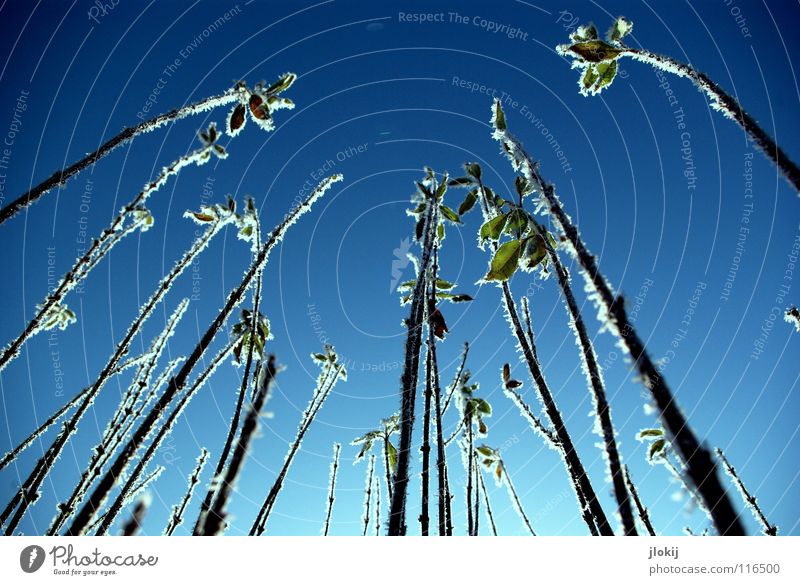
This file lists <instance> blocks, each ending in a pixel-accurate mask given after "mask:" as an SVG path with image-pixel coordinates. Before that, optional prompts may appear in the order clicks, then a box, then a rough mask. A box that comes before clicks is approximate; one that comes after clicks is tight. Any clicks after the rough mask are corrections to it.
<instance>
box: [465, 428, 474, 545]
mask: <svg viewBox="0 0 800 585" xmlns="http://www.w3.org/2000/svg"><path fill="white" fill-rule="evenodd" d="M464 416H465V417H469V415H468V414H467V413H465V414H464ZM464 427H465V431H464V434H465V439H466V445H465V446H466V450H467V454H466V457H465V458H464V467H466V468H467V469H466V471H467V498H466V504H467V535H468V536H477V531H476V530H475V518H474V517H473V515H472V489H473V486H472V475H473V468H474V465H473V464H472V460H473V459H474V457H475V442H474V438H473V429H472V417H469V418H468V419H467V420H466V422H465V423H464Z"/></svg>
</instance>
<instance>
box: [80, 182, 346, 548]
mask: <svg viewBox="0 0 800 585" xmlns="http://www.w3.org/2000/svg"><path fill="white" fill-rule="evenodd" d="M342 178H343V177H342V175H334V176H332V177H328V178H326V179H324V180H323V181H322V182H321V183H320V184H319V185H318V186H317V188H316V189H314V191H313V192H312V193H311V194H310V195H309V196H308V197H307V198H306V199H305V200H304V201H303V202H301V203H300V204H299V205H297V206H296V207H294V209H292V210H291V211H290V212H289V213H288V214H287V215H286V216H285V217H284V219H283V221H281V223H280V224H278V226H277V227H276V228H275V229H274V230H273V232H272V233H271V234H270V237H269V239H268V240H267V242H266V243H265V244H264V246H263V247H262V248H261V251H260V252H259V253H258V256H257V257H256V259H255V260H254V261H253V263H252V264H251V265H250V268H249V269H248V270H247V272H246V273H245V275H244V277H243V278H242V280H241V282H240V283H239V285H238V286H237V287H236V288H235V289H234V290H232V291H231V293H230V294H229V295H228V298H227V300H226V302H225V305H224V306H223V308H222V309H221V310H220V311H219V313H218V314H217V316H216V318H215V319H214V320H213V321H212V322H211V324H210V325H209V326H208V328H207V329H206V332H205V333H204V334H203V336H202V337H201V339H200V342H199V343H198V344H197V346H196V347H195V349H194V351H193V352H192V353H191V355H190V356H189V358H188V359H187V360H186V363H185V364H184V366H183V367H182V368H181V370H180V371H179V372H178V374H177V375H176V376H175V377H174V378H173V379H172V380H171V381H170V384H169V386H168V388H167V389H166V391H165V392H164V395H163V396H162V397H161V399H160V400H159V402H158V404H157V405H156V407H155V408H154V409H153V410H152V411H151V412H150V414H149V415H148V418H147V419H145V421H143V423H142V424H141V425H140V427H139V429H138V430H137V432H136V434H135V435H134V437H133V438H132V439H131V440H130V441H129V442H128V445H127V446H126V448H125V450H124V451H123V453H121V454H120V456H119V457H118V458H117V460H116V461H115V463H114V466H112V468H111V469H110V470H109V471H110V472H113V473H110V474H108V473H107V474H106V477H105V478H104V481H103V482H101V484H99V485H98V487H97V488H96V489H95V493H94V494H93V496H92V498H90V500H89V501H88V502H87V503H86V504H85V505H84V507H83V508H82V511H81V512H79V514H78V516H76V519H75V520H74V521H73V525H72V527H71V529H70V534H73V535H77V534H81V533H82V532H83V531H84V530H85V528H86V526H87V525H88V524H89V523H90V522H91V518H92V517H93V516H94V514H95V513H96V510H97V509H98V508H99V507H101V505H102V503H103V502H104V501H105V499H106V497H107V496H108V492H109V491H110V490H111V488H112V487H113V485H114V483H115V481H116V480H115V478H116V477H119V474H120V473H121V472H122V470H124V469H125V467H127V464H128V461H129V459H130V457H132V455H133V454H134V453H135V452H136V451H137V450H138V448H139V446H140V445H141V443H142V442H143V441H144V439H145V438H146V437H147V436H148V435H149V433H150V430H151V429H152V427H153V425H154V424H155V422H156V420H157V419H158V418H159V414H160V413H159V412H158V411H157V409H158V408H163V407H165V406H166V405H167V404H169V403H170V402H171V401H172V399H173V398H174V397H175V396H176V395H177V394H178V393H180V392H181V390H182V389H183V387H184V385H185V384H186V381H187V379H188V377H189V375H190V374H191V372H192V370H193V369H194V368H195V366H196V365H197V363H198V362H199V361H200V359H201V357H202V356H203V354H204V353H205V350H206V348H207V347H209V346H210V345H211V342H212V341H213V340H214V338H215V337H216V335H217V334H218V333H219V331H220V330H221V329H222V326H223V325H224V324H225V322H226V321H227V319H228V317H229V316H230V315H231V313H232V312H233V310H234V309H235V308H236V307H237V306H238V305H239V304H240V303H241V302H242V300H243V299H244V296H245V293H246V291H247V290H248V289H249V288H250V285H251V284H252V282H253V279H254V278H255V277H256V275H257V274H259V273H260V271H261V270H263V267H264V265H266V263H267V261H268V260H269V255H270V252H271V251H272V249H273V248H274V247H275V245H276V244H278V243H279V242H280V241H282V239H283V237H284V235H285V233H286V231H287V230H288V229H289V228H290V227H291V226H292V225H294V223H295V222H296V221H297V220H298V219H299V218H300V217H302V216H303V215H304V214H305V213H306V212H308V210H309V209H311V207H312V206H313V205H314V203H315V202H316V201H317V200H319V198H320V197H322V195H323V194H324V193H325V192H326V191H327V190H328V189H329V188H330V187H331V186H332V185H333V184H334V183H336V182H338V181H341V180H342ZM126 451H127V455H126ZM115 469H116V471H114V470H115Z"/></svg>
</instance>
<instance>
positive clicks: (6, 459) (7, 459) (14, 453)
mask: <svg viewBox="0 0 800 585" xmlns="http://www.w3.org/2000/svg"><path fill="white" fill-rule="evenodd" d="M144 357H145V356H144V355H141V356H137V357H135V358H131V359H129V360H127V361H125V362H124V363H122V364H120V365H119V366H117V367H116V368H115V369H114V371H113V372H112V373H111V376H116V375H117V374H120V373H122V372H124V371H125V370H127V369H128V368H130V367H131V366H135V365H137V364H139V363H140V362H141V361H142V360H143V359H144ZM91 389H92V387H91V386H87V387H86V388H84V389H82V390H81V391H80V392H78V393H77V394H76V395H75V396H73V398H72V400H70V401H69V402H67V403H66V404H65V405H64V406H62V407H61V408H59V409H58V410H57V411H56V412H55V413H54V414H53V415H52V416H51V417H50V418H48V419H47V420H46V421H44V422H43V423H42V424H41V425H40V426H39V428H37V429H36V430H35V431H33V432H32V433H31V434H30V435H28V438H26V439H25V440H24V441H22V442H21V443H19V444H18V445H17V446H16V447H14V448H13V449H12V450H11V451H9V452H8V453H6V454H5V455H4V456H3V459H2V460H0V469H3V468H4V467H6V466H7V465H8V464H9V463H11V462H12V461H14V460H15V459H16V458H17V457H18V456H19V454H20V453H22V452H23V451H24V450H25V449H27V448H28V447H30V446H31V445H32V444H33V442H34V441H36V439H38V438H39V437H41V436H42V435H43V434H44V433H45V432H47V429H49V428H50V427H52V426H53V425H54V424H55V423H56V422H57V421H58V420H59V419H60V418H61V417H62V416H64V415H65V414H66V413H67V412H69V410H70V409H71V408H73V407H74V406H75V405H76V404H78V402H80V401H81V399H82V398H85V397H86V394H87V393H88V392H89V391H90V390H91Z"/></svg>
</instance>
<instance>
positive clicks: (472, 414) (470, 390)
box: [457, 370, 492, 436]
mask: <svg viewBox="0 0 800 585" xmlns="http://www.w3.org/2000/svg"><path fill="white" fill-rule="evenodd" d="M470 377H471V373H470V371H469V370H465V371H464V373H463V374H462V376H461V380H460V381H459V384H460V386H459V388H458V394H457V396H458V405H459V409H460V410H461V412H462V413H463V415H464V418H465V419H466V421H467V422H468V423H469V424H476V425H477V429H478V434H479V435H481V436H485V435H486V434H487V433H488V432H489V430H488V428H487V427H486V423H485V422H484V420H483V419H484V417H490V416H492V406H491V405H490V404H489V403H488V402H487V401H486V400H484V399H483V398H478V397H477V396H475V392H476V391H477V390H478V388H479V387H480V384H479V383H478V382H473V383H471V384H470Z"/></svg>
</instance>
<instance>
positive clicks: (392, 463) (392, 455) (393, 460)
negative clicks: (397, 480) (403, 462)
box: [386, 441, 397, 473]
mask: <svg viewBox="0 0 800 585" xmlns="http://www.w3.org/2000/svg"><path fill="white" fill-rule="evenodd" d="M386 451H387V452H388V453H389V470H390V471H391V472H392V473H394V469H395V467H397V449H395V448H394V445H393V444H392V442H391V441H386Z"/></svg>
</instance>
